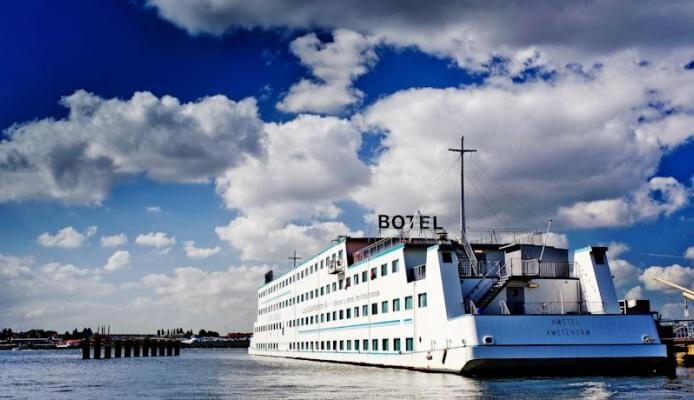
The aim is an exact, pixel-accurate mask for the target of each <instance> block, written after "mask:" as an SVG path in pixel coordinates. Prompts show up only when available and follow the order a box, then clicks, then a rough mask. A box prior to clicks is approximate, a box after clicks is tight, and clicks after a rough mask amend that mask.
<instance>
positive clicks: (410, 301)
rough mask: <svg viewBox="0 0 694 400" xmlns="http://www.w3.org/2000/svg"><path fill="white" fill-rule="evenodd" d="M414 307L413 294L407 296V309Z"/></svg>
mask: <svg viewBox="0 0 694 400" xmlns="http://www.w3.org/2000/svg"><path fill="white" fill-rule="evenodd" d="M411 309H412V296H407V297H405V310H411Z"/></svg>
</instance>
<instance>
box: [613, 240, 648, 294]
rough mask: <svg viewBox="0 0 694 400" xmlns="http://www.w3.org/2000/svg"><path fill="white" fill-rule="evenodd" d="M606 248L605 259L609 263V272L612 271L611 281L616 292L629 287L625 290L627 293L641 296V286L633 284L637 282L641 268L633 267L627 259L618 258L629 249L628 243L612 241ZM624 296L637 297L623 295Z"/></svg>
mask: <svg viewBox="0 0 694 400" xmlns="http://www.w3.org/2000/svg"><path fill="white" fill-rule="evenodd" d="M607 248H608V250H607V258H608V260H607V261H608V264H609V265H610V272H611V273H612V277H613V281H614V284H615V287H616V288H617V290H618V292H624V290H625V289H626V288H629V287H631V290H629V291H628V292H627V295H629V294H630V293H631V296H637V295H638V296H642V292H641V287H640V286H638V287H635V286H634V285H636V284H637V283H638V282H639V276H640V275H641V272H642V271H641V269H639V268H637V267H635V266H634V265H632V264H631V263H630V262H629V261H627V260H624V259H621V258H619V257H620V256H621V255H623V254H624V253H626V252H627V251H629V245H627V244H626V243H615V242H612V243H610V244H609V245H608V247H607ZM625 298H639V297H626V296H625Z"/></svg>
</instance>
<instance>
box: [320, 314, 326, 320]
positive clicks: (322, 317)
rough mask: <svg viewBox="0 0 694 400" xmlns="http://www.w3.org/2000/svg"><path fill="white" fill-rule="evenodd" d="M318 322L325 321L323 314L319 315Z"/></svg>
mask: <svg viewBox="0 0 694 400" xmlns="http://www.w3.org/2000/svg"><path fill="white" fill-rule="evenodd" d="M320 322H325V314H321V315H320Z"/></svg>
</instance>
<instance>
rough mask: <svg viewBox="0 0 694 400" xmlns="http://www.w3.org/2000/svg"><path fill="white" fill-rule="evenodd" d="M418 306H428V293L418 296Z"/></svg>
mask: <svg viewBox="0 0 694 400" xmlns="http://www.w3.org/2000/svg"><path fill="white" fill-rule="evenodd" d="M417 306H418V307H426V306H427V294H426V293H420V294H419V296H418V297H417Z"/></svg>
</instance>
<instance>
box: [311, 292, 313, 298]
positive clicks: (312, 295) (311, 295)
mask: <svg viewBox="0 0 694 400" xmlns="http://www.w3.org/2000/svg"><path fill="white" fill-rule="evenodd" d="M311 298H313V290H311Z"/></svg>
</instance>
